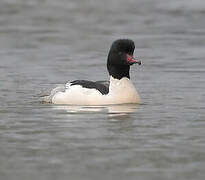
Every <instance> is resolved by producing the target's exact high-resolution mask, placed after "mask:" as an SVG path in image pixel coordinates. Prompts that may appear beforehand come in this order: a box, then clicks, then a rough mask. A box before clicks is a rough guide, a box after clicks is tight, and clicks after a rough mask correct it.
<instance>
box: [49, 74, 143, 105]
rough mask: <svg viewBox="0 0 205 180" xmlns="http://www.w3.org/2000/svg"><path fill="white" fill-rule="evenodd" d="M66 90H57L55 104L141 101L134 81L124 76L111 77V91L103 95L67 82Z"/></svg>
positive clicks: (54, 98)
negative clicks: (119, 77)
mask: <svg viewBox="0 0 205 180" xmlns="http://www.w3.org/2000/svg"><path fill="white" fill-rule="evenodd" d="M66 87H67V88H66V90H65V92H57V93H56V94H54V96H53V97H52V99H51V101H52V103H54V104H69V105H106V104H125V103H139V102H140V98H139V95H138V93H137V91H136V89H135V87H134V85H133V84H132V82H131V81H130V80H129V79H128V78H126V77H124V78H122V79H120V80H118V79H114V78H113V77H112V76H111V77H110V86H109V93H108V94H106V95H102V94H101V93H100V92H99V91H98V90H96V89H89V88H83V87H82V86H80V85H73V86H70V84H69V83H68V84H66Z"/></svg>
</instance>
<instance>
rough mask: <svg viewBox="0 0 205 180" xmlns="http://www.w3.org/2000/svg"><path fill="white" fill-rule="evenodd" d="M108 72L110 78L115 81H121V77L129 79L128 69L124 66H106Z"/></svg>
mask: <svg viewBox="0 0 205 180" xmlns="http://www.w3.org/2000/svg"><path fill="white" fill-rule="evenodd" d="M107 69H108V72H109V74H110V76H112V77H113V78H115V79H119V80H120V79H122V78H123V77H126V78H128V79H130V67H129V66H124V65H115V66H112V65H107Z"/></svg>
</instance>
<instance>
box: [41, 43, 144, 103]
mask: <svg viewBox="0 0 205 180" xmlns="http://www.w3.org/2000/svg"><path fill="white" fill-rule="evenodd" d="M134 49H135V44H134V42H133V41H132V40H129V39H118V40H116V41H114V42H113V44H112V45H111V48H110V51H109V54H108V58H107V70H108V72H109V75H110V81H95V82H94V81H87V80H75V81H71V82H68V83H66V84H65V85H63V86H59V87H56V88H55V89H53V90H52V91H51V94H50V95H49V96H45V97H44V98H43V99H44V101H45V102H50V103H53V104H69V105H107V104H125V103H139V102H140V97H139V95H138V93H137V91H136V89H135V87H134V85H133V83H132V82H131V80H130V74H129V71H130V66H131V65H133V64H136V63H137V64H139V65H141V61H139V60H136V59H134V58H133V53H134Z"/></svg>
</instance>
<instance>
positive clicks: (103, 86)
mask: <svg viewBox="0 0 205 180" xmlns="http://www.w3.org/2000/svg"><path fill="white" fill-rule="evenodd" d="M70 85H71V86H73V85H81V86H82V87H84V88H90V89H97V90H98V91H100V92H101V93H102V94H103V95H105V94H108V93H109V82H108V81H96V82H93V81H86V80H75V81H72V82H70Z"/></svg>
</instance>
